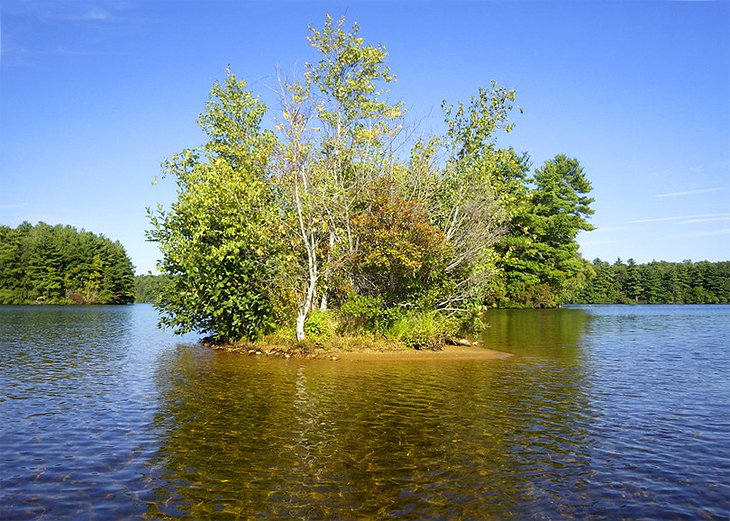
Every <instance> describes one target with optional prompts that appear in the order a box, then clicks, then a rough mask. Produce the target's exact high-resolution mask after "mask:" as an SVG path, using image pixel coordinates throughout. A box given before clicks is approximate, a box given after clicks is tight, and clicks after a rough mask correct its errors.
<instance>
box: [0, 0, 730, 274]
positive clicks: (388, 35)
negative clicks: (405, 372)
mask: <svg viewBox="0 0 730 521" xmlns="http://www.w3.org/2000/svg"><path fill="white" fill-rule="evenodd" d="M0 9H1V11H0V30H1V33H0V44H1V49H0V224H5V225H9V226H16V225H18V224H19V223H20V222H22V221H24V220H28V221H31V222H34V223H35V222H37V221H45V222H47V223H49V224H57V223H60V224H70V225H73V226H75V227H77V228H85V229H87V230H89V231H93V232H96V233H103V234H104V235H106V236H107V237H110V238H112V239H115V240H119V241H121V242H122V244H124V246H125V247H126V248H127V251H128V253H129V254H130V256H131V258H132V261H133V262H134V264H135V265H136V266H137V271H138V272H146V271H147V270H154V266H155V260H156V259H157V257H158V256H159V255H158V252H157V249H156V246H155V245H154V244H150V243H147V242H146V241H145V238H144V230H145V229H146V228H147V227H148V223H147V218H146V214H145V208H146V207H148V206H154V205H155V204H156V203H157V202H160V203H163V204H168V203H169V202H170V201H171V200H173V198H174V186H173V183H172V182H167V181H165V182H162V183H160V184H158V185H157V186H153V185H152V179H153V178H154V177H155V176H157V175H159V173H160V168H159V166H160V163H161V162H162V160H163V159H164V158H165V157H168V156H170V155H172V154H174V153H176V152H178V151H180V150H181V149H182V148H185V147H194V146H197V145H199V144H201V143H202V138H203V136H202V134H201V132H200V131H199V129H198V128H197V126H196V123H195V120H196V117H197V115H198V113H199V112H200V111H201V110H202V108H203V105H204V103H205V100H206V98H207V95H208V91H209V90H210V87H211V86H212V84H213V83H214V82H215V81H216V80H220V79H222V78H224V77H225V68H226V66H227V65H229V64H230V67H231V69H232V70H233V71H234V72H235V73H236V74H237V75H238V77H239V78H241V79H246V80H247V81H248V83H249V86H250V87H251V88H253V89H254V90H255V91H257V92H258V93H259V94H260V95H261V97H262V98H263V99H264V100H265V101H267V102H269V103H270V104H271V105H274V104H275V100H274V98H273V95H272V94H271V91H270V89H269V87H271V86H273V85H274V84H275V75H276V69H275V67H276V66H277V65H278V66H280V67H281V69H282V71H284V72H286V73H288V74H291V75H293V74H296V73H297V72H301V70H302V65H303V63H304V62H305V61H307V60H312V59H313V58H314V56H313V54H312V51H311V49H310V48H309V45H308V43H307V41H306V37H307V35H308V31H307V25H308V24H313V25H315V26H321V25H322V23H323V21H324V17H325V14H326V13H332V14H333V16H335V17H337V16H339V15H342V14H345V15H346V16H347V18H348V21H350V22H354V21H357V22H358V23H360V25H361V35H362V36H364V37H365V38H366V40H367V41H368V42H370V43H382V44H384V45H385V46H386V48H387V49H388V51H389V53H390V57H389V63H390V66H391V68H392V70H393V72H395V73H396V75H397V77H398V82H397V84H396V85H395V86H394V87H393V88H392V89H391V97H392V98H393V99H402V100H403V101H404V102H405V103H406V106H407V107H408V108H409V111H410V115H411V117H412V118H413V121H420V128H422V129H423V130H424V131H428V130H430V129H434V130H438V129H439V128H440V114H441V113H440V103H441V100H443V99H446V100H448V101H450V102H457V101H466V100H468V98H469V97H470V96H471V95H473V94H474V93H476V91H477V89H478V88H479V87H480V86H487V85H488V84H489V82H490V81H491V80H496V81H498V82H499V83H500V84H501V85H504V86H507V87H510V88H514V89H515V90H516V91H517V94H518V103H519V105H520V106H521V107H523V109H524V114H519V113H517V114H515V115H514V122H515V123H516V125H517V126H516V128H515V131H514V132H513V134H511V135H510V136H508V139H504V140H502V143H503V144H505V145H512V146H514V147H515V148H517V149H518V150H520V151H527V152H529V153H530V155H531V157H532V160H533V163H534V165H535V166H539V165H541V164H542V163H543V162H544V161H545V160H546V159H549V158H551V157H553V156H555V155H556V154H559V153H565V154H568V155H570V156H573V157H576V158H578V159H579V160H580V162H581V164H582V165H583V166H584V168H585V172H586V174H587V176H588V178H589V179H590V180H591V182H592V183H593V187H594V190H593V194H592V195H593V196H594V197H595V199H596V202H595V205H594V208H595V210H596V213H595V216H594V217H593V219H592V222H593V224H594V225H595V226H597V228H598V229H597V230H596V231H594V232H591V233H588V234H584V235H582V236H581V237H580V239H579V241H580V244H581V252H582V253H583V255H584V256H585V257H586V258H588V259H593V258H596V257H600V258H602V259H604V260H609V261H614V260H615V259H616V258H617V257H621V258H622V259H624V260H626V259H628V258H630V257H631V258H634V259H635V260H637V261H638V262H648V261H651V260H653V259H656V260H668V261H681V260H684V259H692V260H703V259H707V260H714V261H717V260H728V259H730V2H727V1H722V2H697V1H691V2H669V1H632V2H620V1H612V2H597V1H596V2H591V1H569V2H547V1H529V2H528V1H519V0H518V1H513V2H498V1H481V2H477V1H468V2H467V1H458V0H456V1H449V2H447V1H443V2H428V1H416V0H409V1H398V0H392V1H387V2H386V1H383V2H375V1H373V2H369V1H364V0H359V1H350V2H312V1H303V0H299V1H289V2H283V1H268V2H265V1H258V2H243V1H240V2H234V1H226V2H222V1H206V2H202V1H199V2H194V1H176V2H173V1H162V0H158V1H155V0H152V1H149V0H148V1H141V0H139V1H137V0H118V1H112V0H109V1H103V0H100V1H86V0H75V1H70V0H69V1H47V0H34V1H27V2H26V1H20V0H10V1H5V2H4V3H3V4H2V7H1V8H0Z"/></svg>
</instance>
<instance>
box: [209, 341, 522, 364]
mask: <svg viewBox="0 0 730 521" xmlns="http://www.w3.org/2000/svg"><path fill="white" fill-rule="evenodd" d="M203 345H205V343H204V344H203ZM207 347H211V348H213V349H215V350H217V351H227V352H232V353H242V354H248V355H253V356H269V357H276V358H287V359H288V358H306V359H319V360H327V359H329V360H362V361H367V360H503V359H505V358H509V357H511V356H512V355H511V354H510V353H504V352H502V351H494V350H493V349H486V348H483V347H479V346H477V345H472V346H455V345H445V346H443V348H442V349H441V350H440V351H431V350H423V351H418V350H416V349H380V348H361V349H353V350H346V349H322V348H318V349H314V350H313V351H303V350H300V349H297V348H295V347H287V346H282V345H266V346H262V345H218V346H216V345H208V346H207Z"/></svg>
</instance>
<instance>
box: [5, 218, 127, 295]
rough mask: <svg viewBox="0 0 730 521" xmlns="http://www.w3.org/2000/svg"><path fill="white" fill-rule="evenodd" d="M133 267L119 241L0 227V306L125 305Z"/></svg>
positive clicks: (68, 230) (66, 229)
mask: <svg viewBox="0 0 730 521" xmlns="http://www.w3.org/2000/svg"><path fill="white" fill-rule="evenodd" d="M133 301H134V267H133V266H132V262H131V261H130V260H129V257H128V256H127V253H126V251H125V250H124V247H123V246H122V245H121V244H120V243H119V242H118V241H116V242H115V241H111V240H110V239H107V238H106V237H104V236H101V235H96V234H94V233H91V232H87V231H83V230H82V231H78V230H76V229H75V228H73V227H71V226H62V225H57V226H50V225H48V224H45V223H43V222H41V223H38V224H37V225H35V226H34V225H32V224H30V223H28V222H24V223H23V224H21V225H19V226H18V227H17V228H14V229H13V228H9V227H7V226H0V304H128V303H131V302H133Z"/></svg>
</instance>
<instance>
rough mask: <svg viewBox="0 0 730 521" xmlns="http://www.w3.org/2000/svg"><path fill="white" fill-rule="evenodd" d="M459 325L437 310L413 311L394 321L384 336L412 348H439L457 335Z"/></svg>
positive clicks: (456, 321)
mask: <svg viewBox="0 0 730 521" xmlns="http://www.w3.org/2000/svg"><path fill="white" fill-rule="evenodd" d="M459 325H460V324H459V321H458V320H456V319H454V318H452V317H446V316H444V315H442V314H441V313H439V312H437V311H424V312H412V313H408V314H406V315H404V316H402V317H400V318H398V319H397V320H395V321H393V322H392V323H391V325H390V327H389V328H388V329H387V330H386V331H385V333H384V336H385V337H386V338H388V339H390V340H397V341H400V342H402V343H403V344H404V345H405V346H406V347H410V348H412V349H438V348H440V346H441V345H442V344H443V343H444V342H445V341H446V339H448V338H451V337H453V336H455V335H456V333H457V331H458V330H459Z"/></svg>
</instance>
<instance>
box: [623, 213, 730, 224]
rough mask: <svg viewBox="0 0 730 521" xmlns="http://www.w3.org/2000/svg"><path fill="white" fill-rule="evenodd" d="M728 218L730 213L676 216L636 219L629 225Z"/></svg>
mask: <svg viewBox="0 0 730 521" xmlns="http://www.w3.org/2000/svg"><path fill="white" fill-rule="evenodd" d="M727 217H730V213H709V214H700V215H678V216H675V217H655V218H652V219H637V220H635V221H629V224H643V223H658V222H670V221H689V220H691V219H720V218H727Z"/></svg>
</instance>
